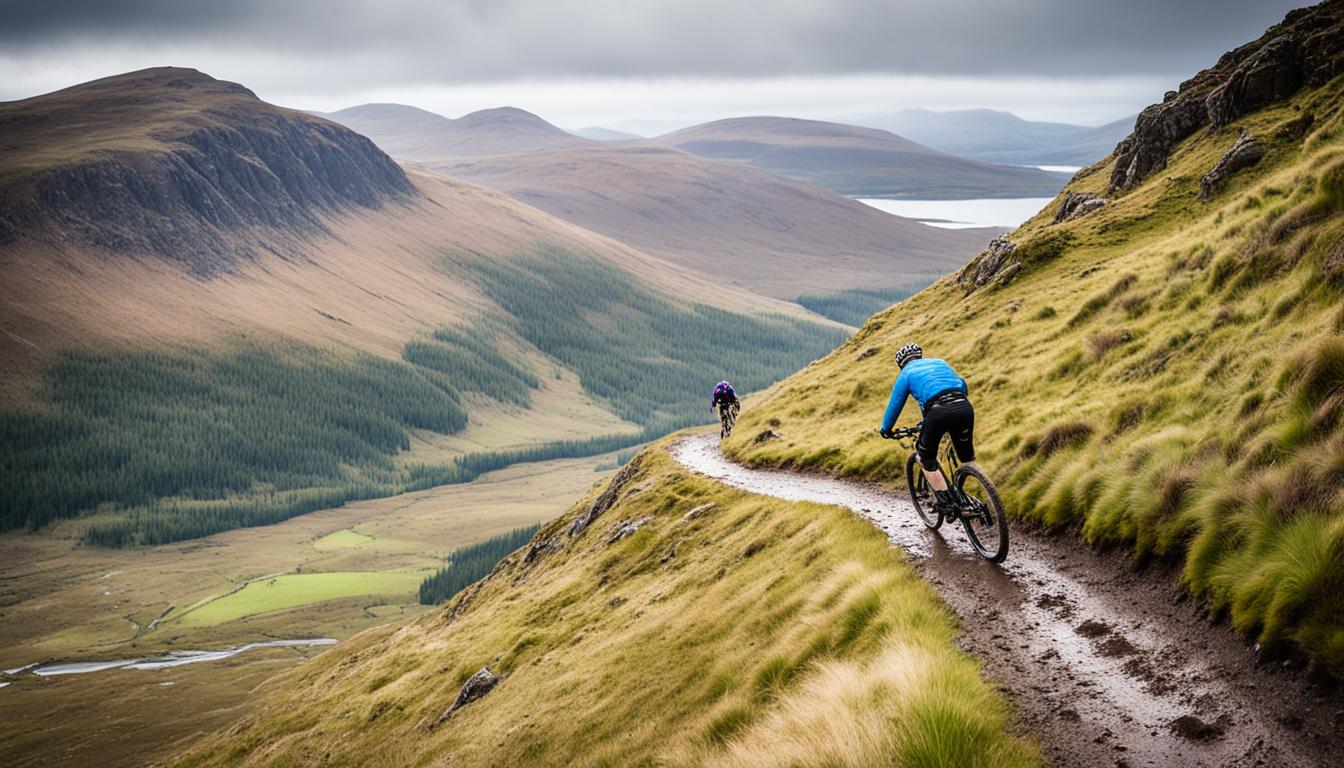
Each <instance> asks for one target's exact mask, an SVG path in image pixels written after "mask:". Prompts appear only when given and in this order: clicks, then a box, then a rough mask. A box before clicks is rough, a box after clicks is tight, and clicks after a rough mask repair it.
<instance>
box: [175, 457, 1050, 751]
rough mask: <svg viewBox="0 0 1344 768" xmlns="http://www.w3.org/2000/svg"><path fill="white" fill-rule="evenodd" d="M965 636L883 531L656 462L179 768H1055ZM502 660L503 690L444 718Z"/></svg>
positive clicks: (313, 668) (322, 670) (323, 667)
mask: <svg viewBox="0 0 1344 768" xmlns="http://www.w3.org/2000/svg"><path fill="white" fill-rule="evenodd" d="M603 503H607V504H610V507H609V508H606V509H605V511H604V512H603V513H602V515H601V516H600V517H597V518H596V519H595V521H594V522H593V523H592V524H591V525H590V526H589V527H587V528H586V529H584V530H582V532H581V533H579V534H578V535H576V536H573V537H571V536H570V535H569V531H570V530H571V526H573V525H574V523H575V521H576V520H578V519H579V518H580V517H581V516H585V515H587V513H588V512H589V511H590V509H591V508H592V505H593V504H598V507H597V508H598V509H602V508H603V507H602V506H601V505H602V504H603ZM692 510H696V513H695V514H694V515H690V514H689V513H690V512H691V511H692ZM623 521H638V523H637V524H638V530H637V531H636V532H634V533H633V534H632V535H629V536H627V537H625V538H619V539H617V538H614V537H613V534H612V531H613V529H614V528H615V527H616V526H617V524H618V523H620V522H623ZM529 553H530V554H529ZM953 633H954V626H953V622H952V619H951V617H950V615H949V613H948V612H947V610H946V608H944V607H943V606H942V605H941V604H940V603H939V602H938V601H937V599H936V597H935V596H934V595H933V592H932V590H931V589H930V588H929V587H928V586H927V585H926V584H924V583H923V582H921V581H920V580H919V579H918V578H917V577H915V576H914V574H913V573H911V571H910V569H909V567H908V566H907V565H906V564H905V562H904V560H903V557H902V556H901V554H900V553H899V552H898V551H897V550H894V549H892V548H891V547H890V546H888V544H887V542H886V539H885V537H884V536H883V535H882V534H881V532H879V531H878V530H876V529H874V528H872V527H870V526H869V525H867V524H866V523H864V522H862V521H860V520H858V519H857V518H855V517H853V516H852V515H850V514H849V513H847V512H845V511H843V510H840V509H837V508H831V507H822V506H818V505H811V504H791V503H787V502H781V501H776V500H770V499H765V498H761V497H756V496H752V495H749V494H745V493H742V492H739V491H734V490H730V489H727V488H726V487H724V486H722V485H719V484H717V483H714V482H712V481H709V480H706V479H702V478H697V477H692V476H688V475H686V474H685V473H684V472H682V471H680V470H679V469H677V468H676V465H675V464H673V463H672V461H671V459H670V458H669V457H668V456H667V455H666V453H665V452H664V449H663V448H662V447H656V448H654V449H650V450H648V451H646V452H644V453H643V454H641V455H640V456H639V457H637V458H636V459H635V460H634V461H633V463H632V465H631V467H630V468H629V470H628V471H624V472H622V473H620V474H619V475H618V476H617V478H616V479H615V480H613V481H612V484H611V485H610V486H609V487H608V488H607V489H605V490H604V491H603V493H602V494H601V496H599V497H596V498H595V495H590V496H589V497H588V498H587V499H585V500H584V502H583V503H580V504H579V505H577V506H576V507H575V508H574V509H572V510H571V511H570V513H569V514H567V515H565V516H563V517H562V518H560V519H559V520H557V521H555V522H553V523H551V524H549V525H547V526H546V527H545V528H543V529H542V531H541V532H540V533H539V534H538V536H537V538H536V539H534V542H533V545H532V546H531V549H530V550H529V549H524V550H519V551H518V552H516V553H514V554H513V555H512V556H511V557H510V558H508V559H507V560H505V561H504V562H503V563H502V564H501V565H500V567H499V568H497V569H496V570H495V571H494V573H492V575H491V576H490V577H489V578H488V579H486V580H485V581H484V582H483V585H482V586H481V587H480V588H479V589H477V588H471V589H469V590H467V591H465V592H463V593H462V595H461V596H460V597H459V598H458V599H456V600H455V601H452V602H450V603H449V604H448V605H446V606H445V607H444V608H442V609H440V610H438V611H436V612H434V613H432V614H429V615H427V616H425V617H422V618H421V619H419V620H417V621H415V622H414V623H411V624H408V625H402V626H387V627H383V628H379V629H375V630H371V631H369V632H365V633H363V634H361V635H359V636H357V637H355V638H352V639H351V640H350V641H348V642H347V643H345V644H342V645H341V646H339V647H338V648H336V649H334V650H333V651H331V652H329V653H326V654H323V655H322V656H320V657H319V658H317V659H316V660H315V661H313V662H312V663H310V664H307V665H305V666H304V667H303V668H302V669H300V670H297V671H296V672H294V673H293V674H290V675H287V676H285V677H283V678H280V679H278V680H276V681H273V682H272V683H271V684H270V685H269V686H268V687H267V689H265V695H264V699H263V701H262V703H261V704H260V705H259V707H258V709H257V710H256V711H255V713H254V714H253V715H251V716H249V717H247V718H245V719H244V720H243V721H242V722H240V723H239V724H237V725H236V726H234V727H232V728H230V729H229V730H228V731H227V732H226V733H224V734H221V735H219V736H218V737H216V738H214V739H212V740H210V741H208V742H206V743H205V744H204V745H203V746H201V747H200V748H199V749H197V750H196V751H194V752H193V753H192V754H190V755H189V756H187V757H186V758H184V759H183V760H182V761H181V764H183V765H263V764H264V765H271V764H291V763H294V764H297V763H304V762H308V761H309V760H311V759H312V757H313V756H314V755H323V756H324V757H323V759H324V760H325V761H326V762H327V763H328V764H331V765H370V764H374V765H419V764H429V763H431V762H432V763H445V762H447V763H451V764H453V765H482V766H484V765H593V766H596V765H613V766H614V765H655V764H657V765H720V766H746V765H752V766H762V765H778V766H789V765H799V764H806V765H834V766H872V765H966V766H1023V765H1034V764H1036V763H1037V762H1038V760H1037V758H1036V756H1035V754H1034V752H1033V750H1032V749H1031V748H1030V747H1029V746H1028V745H1026V744H1024V743H1023V742H1021V741H1019V740H1017V739H1015V738H1013V737H1011V736H1009V735H1007V734H1006V733H1005V731H1004V726H1005V722H1006V717H1005V711H1004V703H1003V701H1002V700H1001V699H1000V698H999V697H998V695H997V694H995V693H994V692H993V691H992V690H991V689H990V688H989V687H988V686H987V685H986V684H985V683H984V682H983V681H982V680H981V679H980V678H979V677H978V675H977V670H976V665H975V663H974V662H973V661H972V660H971V659H970V658H969V657H968V656H966V655H965V654H963V653H961V652H959V651H957V650H956V649H955V646H954V644H953V642H952V638H953ZM483 665H489V667H490V668H491V669H492V670H493V671H494V672H496V673H498V674H500V675H501V676H502V678H503V681H502V682H501V683H500V684H499V685H498V686H497V687H496V688H495V689H494V690H493V691H491V692H490V693H488V694H487V695H486V696H485V697H484V698H482V699H480V700H478V701H476V702H474V703H472V704H469V705H467V706H466V707H465V708H464V709H462V710H460V711H459V712H458V713H456V714H454V715H453V716H452V717H451V718H449V719H447V720H445V721H442V722H440V715H441V713H443V711H444V710H445V709H446V708H447V707H448V706H449V705H451V704H452V703H453V701H454V699H455V697H456V696H457V694H458V689H459V687H460V686H461V684H462V683H463V682H464V681H465V680H466V679H467V678H468V677H469V676H470V675H472V674H473V673H475V672H476V671H477V670H479V669H480V668H481V667H482V666H483Z"/></svg>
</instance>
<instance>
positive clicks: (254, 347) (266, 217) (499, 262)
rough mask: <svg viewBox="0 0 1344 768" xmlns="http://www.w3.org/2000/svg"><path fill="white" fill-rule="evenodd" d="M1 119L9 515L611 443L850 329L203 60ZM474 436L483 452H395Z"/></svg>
mask: <svg viewBox="0 0 1344 768" xmlns="http://www.w3.org/2000/svg"><path fill="white" fill-rule="evenodd" d="M0 119H3V121H4V124H5V125H6V128H7V130H6V131H5V132H4V136H5V138H4V141H5V142H6V143H7V147H6V148H7V150H8V151H7V152H6V155H5V157H6V162H5V164H4V167H3V168H2V169H0V179H3V180H4V182H5V183H4V184H3V185H0V198H3V199H4V200H5V201H6V205H5V208H4V211H5V213H4V217H5V218H4V222H5V223H4V241H3V243H0V270H3V272H4V274H5V276H6V279H5V280H4V281H3V282H2V283H0V306H2V307H3V314H0V327H3V329H4V334H3V336H0V350H2V351H3V359H4V370H3V376H2V377H0V378H2V380H3V392H4V399H3V404H2V405H0V434H3V435H4V436H5V439H4V441H3V444H4V447H3V448H2V449H0V467H3V470H4V474H5V476H6V477H7V478H17V480H16V481H14V482H7V483H6V484H5V486H4V492H3V494H2V495H0V527H4V528H13V527H29V528H40V527H42V526H45V525H48V524H50V523H52V522H53V521H56V520H61V519H66V518H71V517H78V518H80V527H81V528H82V529H83V533H82V535H83V536H84V537H85V540H86V541H88V542H90V543H98V544H108V545H125V544H132V543H137V542H140V543H159V542H164V541H173V540H177V539H181V538H190V537H193V536H199V535H204V534H206V533H210V532H214V531H219V530H225V529H228V528H230V527H236V526H238V525H244V524H259V523H267V522H274V521H277V520H280V519H284V518H285V517H288V516H292V515H295V514H301V513H303V512H306V511H310V510H313V509H317V508H322V507H329V506H333V505H338V504H340V503H342V502H344V501H347V500H350V499H355V498H369V497H373V496H382V495H389V494H392V493H397V492H401V491H403V490H406V489H408V488H415V487H423V486H426V485H430V484H438V483H443V482H457V481H461V480H466V479H470V478H471V477H474V476H475V475H476V474H479V473H480V472H481V471H485V470H487V469H489V468H492V467H495V466H499V465H500V464H501V463H508V460H509V457H510V456H511V455H514V454H511V453H509V452H510V451H524V452H523V453H518V454H517V456H518V457H520V458H534V459H535V458H552V457H555V456H559V455H566V454H574V453H576V452H578V453H582V452H585V451H586V452H589V453H596V452H605V451H607V450H611V449H612V448H614V447H617V446H618V445H620V444H621V443H622V442H624V443H625V444H630V443H633V442H637V441H640V440H642V439H645V438H646V437H647V436H649V435H651V434H657V433H660V432H662V431H665V430H667V429H669V428H672V427H675V426H678V425H680V424H685V423H690V422H692V421H697V420H699V419H700V418H702V417H701V416H700V411H701V410H702V407H701V404H700V399H701V390H702V389H703V388H704V386H708V385H709V384H712V381H711V379H712V380H717V379H718V378H720V377H721V376H723V375H724V374H725V373H727V374H731V375H732V376H733V378H734V379H735V380H741V381H742V386H743V388H744V389H752V388H755V387H760V386H764V385H765V384H767V383H768V382H769V381H770V380H772V379H774V378H776V377H777V376H778V375H780V374H782V373H783V372H785V371H787V370H789V369H790V368H791V367H795V366H796V365H798V364H801V363H804V362H806V361H807V360H810V359H812V357H815V356H816V355H817V354H819V353H820V352H822V351H824V349H825V348H827V346H828V345H829V344H830V343H832V342H833V341H834V340H835V339H836V338H838V336H839V333H838V332H837V330H836V329H834V328H833V327H829V326H827V325H826V324H824V323H817V322H813V321H809V320H807V319H805V318H806V313H804V312H803V311H802V310H801V309H799V308H798V307H797V306H796V305H791V304H785V303H782V302H774V301H771V300H769V299H766V298H763V297H761V296H758V295H755V294H750V293H747V292H745V291H741V290H736V289H733V288H732V287H729V286H722V285H718V284H716V282H715V281H712V280H708V279H705V278H702V277H700V276H697V275H695V274H692V273H689V272H687V271H686V270H684V269H681V268H678V267H675V266H672V265H669V264H667V263H665V262H662V261H659V260H658V259H656V258H654V257H652V256H649V255H647V254H645V253H642V252H640V251H637V250H635V249H633V248H630V247H629V246H626V245H623V244H620V243H617V242H615V241H612V240H610V239H608V238H605V237H602V236H600V235H597V234H594V233H592V232H590V231H587V230H584V229H581V228H579V227H577V226H575V225H573V224H570V223H567V222H564V221H561V220H558V219H555V218H553V217H551V216H549V215H547V214H545V213H543V212H541V211H538V210H536V209H534V208H531V207H529V206H527V205H524V204H522V203H519V202H517V201H515V200H512V199H510V198H507V197H504V196H502V195H499V194H497V193H494V192H491V191H488V190H484V189H481V188H479V187H475V186H471V185H469V184H464V183H461V182H457V181H453V180H448V179H443V178H441V177H435V176H432V175H425V174H407V173H405V172H404V171H403V170H402V169H401V168H400V167H398V166H397V165H396V164H395V163H394V162H392V161H391V160H390V159H389V158H388V157H387V156H386V155H385V154H383V153H382V152H381V151H379V150H378V149H377V148H376V147H375V146H374V145H373V144H372V143H371V142H369V141H368V140H367V139H364V138H363V137H361V136H359V135H357V134H355V133H353V132H351V131H349V130H348V129H346V128H343V127H341V126H339V125H337V124H335V123H332V122H329V121H326V120H323V119H321V118H316V117H312V116H308V115H305V114H303V113H299V112H293V111H290V110H284V109H281V108H278V107H274V106H272V105H269V104H266V103H264V102H262V101H260V100H258V99H257V98H256V97H255V96H253V95H252V94H251V93H250V92H249V91H247V90H246V89H245V88H243V87H241V86H238V85H236V84H232V83H225V82H221V81H217V80H214V79H213V78H210V77H208V76H206V75H203V74H201V73H199V72H195V71H194V70H183V69H168V68H165V69H156V70H146V71H142V72H136V73H130V74H128V75H123V76H119V77H113V78H108V79H105V80H100V81H96V82H93V83H89V84H86V85H83V86H77V87H75V88H72V89H67V90H65V91H60V92H57V93H54V94H48V95H46V96H39V97H35V98H32V99H27V100H24V101H20V102H12V103H8V104H4V105H0ZM53 126H58V127H53ZM9 158H14V160H13V162H10V160H9ZM576 308H578V309H579V310H581V311H580V312H579V313H576V312H574V310H575V309H576ZM618 318H619V322H618V321H617V319H618ZM655 329H656V330H655ZM667 329H679V330H676V331H675V332H674V335H681V334H684V335H686V336H687V337H690V338H694V339H699V340H700V343H698V344H671V343H669V342H668V341H667V340H666V339H665V338H664V335H665V334H666V333H668V331H667ZM725 329H726V330H725ZM748 352H749V353H750V354H748ZM772 370H773V373H771V372H770V371H772ZM701 379H703V380H704V382H702V381H701ZM702 384H703V386H702ZM627 387H629V388H632V391H633V392H634V393H635V394H636V395H637V396H634V395H630V394H627V392H625V391H624V389H625V388H627ZM533 398H536V399H537V401H538V402H545V403H547V405H546V409H547V410H546V412H545V413H535V412H532V411H530V406H531V404H532V402H533ZM528 421H531V422H534V423H537V424H544V425H546V426H545V427H544V429H543V430H539V431H529V430H517V429H513V430H504V431H505V432H507V433H513V434H516V433H517V432H519V431H521V432H523V434H524V435H525V437H523V438H522V441H521V443H520V442H516V441H510V440H508V439H502V440H501V439H500V438H499V437H492V436H491V435H492V434H493V433H492V430H493V427H492V426H491V425H492V424H496V423H501V424H504V423H507V424H514V425H517V424H519V423H526V422H528ZM472 435H474V436H475V437H472V438H471V439H469V440H468V439H466V438H468V437H469V436H472ZM458 439H462V440H464V441H465V442H467V443H470V444H476V445H484V446H486V447H488V448H490V449H493V451H494V452H487V453H483V454H482V453H479V452H478V453H476V454H468V455H463V452H462V451H461V450H457V451H452V450H449V451H447V454H448V456H450V457H451V456H456V457H457V459H458V461H456V462H454V461H451V460H448V461H444V460H443V458H442V457H443V454H442V453H440V452H438V451H430V453H429V454H426V455H432V456H435V457H438V458H437V459H436V460H434V461H429V462H426V461H421V460H418V459H417V458H416V455H417V454H416V452H414V451H411V452H409V453H408V449H409V448H410V447H411V446H412V445H413V444H416V445H420V444H427V445H428V446H429V447H431V448H434V447H436V446H437V447H438V448H445V447H450V446H453V445H457V444H458V443H456V442H454V441H455V440H458ZM552 441H561V442H556V443H553V444H552V447H550V448H545V447H544V446H543V447H540V448H539V447H538V445H537V444H539V443H551V442H552ZM501 450H502V451H503V453H500V452H499V451H501ZM95 508H98V509H101V510H103V511H102V512H101V513H100V514H99V515H94V516H90V515H88V514H87V513H88V512H90V511H91V510H93V509H95Z"/></svg>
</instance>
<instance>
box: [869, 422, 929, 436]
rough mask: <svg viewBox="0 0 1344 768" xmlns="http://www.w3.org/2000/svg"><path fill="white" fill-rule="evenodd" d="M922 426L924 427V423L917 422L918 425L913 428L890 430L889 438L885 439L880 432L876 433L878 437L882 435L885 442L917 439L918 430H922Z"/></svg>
mask: <svg viewBox="0 0 1344 768" xmlns="http://www.w3.org/2000/svg"><path fill="white" fill-rule="evenodd" d="M923 426H924V422H922V421H921V422H919V423H918V424H916V425H915V426H913V427H902V428H900V429H893V430H891V436H890V437H887V436H886V435H882V433H881V432H880V431H879V432H878V434H879V435H882V437H883V438H885V439H887V440H900V439H902V438H906V437H917V436H918V435H919V430H920V428H922V427H923Z"/></svg>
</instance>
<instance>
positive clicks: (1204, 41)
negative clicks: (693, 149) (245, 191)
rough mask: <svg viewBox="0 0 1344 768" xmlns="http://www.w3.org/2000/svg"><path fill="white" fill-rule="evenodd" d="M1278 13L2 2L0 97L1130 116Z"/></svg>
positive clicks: (580, 117)
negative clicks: (189, 83)
mask: <svg viewBox="0 0 1344 768" xmlns="http://www.w3.org/2000/svg"><path fill="white" fill-rule="evenodd" d="M1302 4H1303V3H1302V2H1300V1H1299V2H1293V1H1292V0H1288V1H1286V2H1285V1H1284V0H998V1H997V2H991V1H990V0H776V1H775V2H764V1H760V0H753V1H751V2H734V0H439V1H438V2H431V1H428V0H426V1H423V2H421V1H417V0H381V1H379V2H374V1H373V0H336V1H332V2H290V1H287V0H233V1H231V2H199V3H193V2H186V1H182V2H173V1H172V0H139V1H138V2H120V1H118V0H40V1H39V2H14V1H13V0H0V100H10V99H18V98H23V97H26V96H32V95H35V94H38V93H45V92H48V91H52V90H56V89H59V88H62V87H65V86H68V85H72V84H74V83H77V82H83V81H86V80H91V79H94V78H97V77H101V76H105V75H110V74H116V73H119V72H125V71H129V70H134V69H140V68H143V67H150V66H162V65H173V66H183V67H194V68H196V69H200V70H202V71H204V72H206V73H208V74H210V75H213V76H215V77H218V78H222V79H227V80H234V81H237V82H241V83H243V84H244V85H247V86H248V87H250V88H251V89H252V90H254V91H255V92H256V93H257V94H258V95H259V96H261V97H262V98H264V99H266V100H267V101H271V102H274V103H277V104H282V105H285V106H291V107H298V108H303V109H315V110H322V111H330V110H335V109H339V108H341V107H345V106H351V105H354V104H360V103H365V102H370V101H394V102H401V103H409V104H414V105H416V106H420V107H423V108H425V109H430V110H433V111H435V112H439V113H442V114H445V115H448V116H450V117H457V116H459V115H461V114H464V113H466V112H470V111H473V110H476V109H482V108H487V107H494V106H501V105H505V104H508V105H513V106H519V107H523V108H525V109H529V110H531V111H534V112H537V113H539V114H541V115H542V116H543V117H545V118H547V119H549V120H551V121H552V122H555V123H557V124H559V125H562V126H566V127H571V128H573V127H581V126H587V125H612V124H619V123H621V122H622V121H628V120H641V121H645V122H646V123H648V124H654V123H661V124H665V125H666V126H668V127H671V126H674V125H683V124H690V123H693V122H699V121H702V120H707V119H713V118H718V117H727V116H736V115H748V114H782V115H791V116H798V117H814V118H823V119H854V118H857V117H861V116H864V115H876V114H881V113H884V112H890V111H895V110H898V109H902V108H906V107H925V108H930V109H959V108H967V107H990V108H995V109H1006V110H1010V111H1013V112H1016V113H1017V114H1019V115H1021V116H1023V117H1027V118H1031V119H1041V120H1063V121H1069V122H1079V123H1086V124H1099V123H1102V122H1107V121H1109V120H1113V119H1116V118H1119V117H1122V116H1125V115H1129V114H1132V113H1134V112H1136V111H1138V110H1139V109H1140V108H1142V107H1143V106H1145V105H1147V104H1149V103H1151V102H1153V101H1155V100H1159V99H1160V98H1161V95H1162V92H1163V91H1164V90H1166V89H1168V88H1172V87H1175V86H1176V84H1177V83H1179V81H1180V80H1182V79H1183V78H1185V77H1188V76H1189V75H1191V74H1193V73H1194V72H1196V71H1197V70H1199V69H1201V68H1204V67H1207V66H1209V65H1210V64H1212V63H1213V62H1214V61H1216V60H1217V57H1218V56H1219V55H1220V54H1221V53H1222V52H1224V51H1226V50H1228V49H1230V48H1233V47H1235V46H1237V45H1239V44H1241V43H1243V42H1247V41H1249V40H1252V39H1254V38H1256V37H1258V36H1259V35H1260V34H1261V32H1263V31H1264V29H1265V28H1266V27H1268V26H1270V25H1271V24H1274V23H1275V22H1277V21H1279V20H1280V19H1282V17H1283V15H1284V13H1285V12H1286V11H1287V10H1289V9H1291V8H1293V7H1295V6H1298V5H1302Z"/></svg>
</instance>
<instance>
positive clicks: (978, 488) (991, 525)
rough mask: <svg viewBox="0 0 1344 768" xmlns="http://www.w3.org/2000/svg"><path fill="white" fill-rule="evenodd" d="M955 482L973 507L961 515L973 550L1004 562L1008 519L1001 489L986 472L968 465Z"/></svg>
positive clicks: (963, 467) (954, 475)
mask: <svg viewBox="0 0 1344 768" xmlns="http://www.w3.org/2000/svg"><path fill="white" fill-rule="evenodd" d="M952 481H953V482H954V483H956V486H957V488H958V489H960V490H961V492H962V494H964V495H965V498H966V500H968V501H969V502H970V505H971V507H972V508H971V509H968V510H963V511H962V513H961V525H962V527H963V528H965V529H966V538H968V539H970V540H971V546H972V547H973V548H975V551H976V552H978V553H979V554H980V556H981V557H983V558H985V559H986V560H988V561H990V562H991V563H1001V562H1003V559H1004V558H1005V557H1007V556H1008V518H1007V517H1006V516H1005V515H1004V513H1003V502H1002V501H1001V500H1000V499H999V489H998V488H995V487H994V483H993V481H991V480H990V479H989V477H988V476H987V475H986V474H985V473H984V472H981V471H980V470H979V469H978V468H976V467H971V466H967V465H964V464H963V465H962V466H960V467H957V470H956V472H954V473H953V474H952Z"/></svg>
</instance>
